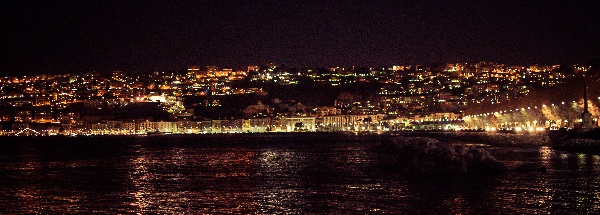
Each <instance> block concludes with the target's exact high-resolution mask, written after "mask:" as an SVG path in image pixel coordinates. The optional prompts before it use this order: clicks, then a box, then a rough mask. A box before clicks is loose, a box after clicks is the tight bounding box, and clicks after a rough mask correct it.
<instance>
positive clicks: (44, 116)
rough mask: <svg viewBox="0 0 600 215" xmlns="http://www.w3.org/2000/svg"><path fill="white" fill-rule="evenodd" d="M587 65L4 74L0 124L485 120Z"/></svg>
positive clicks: (57, 128) (427, 124)
mask: <svg viewBox="0 0 600 215" xmlns="http://www.w3.org/2000/svg"><path fill="white" fill-rule="evenodd" d="M588 69H589V67H585V66H580V65H569V66H562V65H550V66H542V65H529V66H507V65H504V64H500V63H493V62H478V63H452V64H440V65H435V66H422V65H403V66H391V67H381V68H365V67H334V68H329V69H323V68H288V67H285V66H279V65H276V64H268V65H264V66H255V65H252V66H248V67H247V69H245V70H233V69H228V68H219V67H216V66H189V67H188V68H187V70H181V71H177V72H152V73H135V72H124V71H113V72H112V73H110V74H102V73H98V72H87V73H84V74H40V75H35V76H22V77H1V78H0V123H1V126H2V127H1V129H0V130H1V131H2V135H23V134H26V135H56V134H62V135H91V134H92V135H105V134H109V135H129V134H152V133H161V134H171V133H172V134H199V133H239V132H296V131H352V132H361V131H376V132H377V131H396V130H414V129H455V130H456V129H482V128H481V127H466V126H465V125H464V124H462V123H463V122H464V120H463V118H464V117H465V113H464V110H465V109H466V108H468V107H469V106H470V105H474V104H490V105H493V104H505V103H510V102H511V101H514V100H515V99H518V98H522V97H524V96H526V95H528V94H529V93H530V91H531V90H533V89H539V88H544V87H548V86H555V85H558V84H561V83H563V82H564V81H565V80H567V79H569V78H574V77H576V75H577V74H578V73H580V72H585V71H586V70H588ZM536 108H537V107H536ZM549 123H550V122H549ZM554 123H555V124H554V126H556V122H554ZM549 126H550V125H544V126H543V127H549Z"/></svg>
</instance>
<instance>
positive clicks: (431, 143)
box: [378, 137, 506, 174]
mask: <svg viewBox="0 0 600 215" xmlns="http://www.w3.org/2000/svg"><path fill="white" fill-rule="evenodd" d="M378 150H379V151H380V152H381V153H384V154H386V155H389V156H388V157H387V159H389V160H388V162H389V163H388V165H390V166H389V167H391V168H393V169H394V170H398V171H402V172H410V173H417V174H456V173H459V174H464V173H500V172H504V171H505V170H506V167H505V166H504V165H503V164H502V163H501V162H499V161H498V160H497V159H496V158H494V156H492V155H491V154H490V153H489V152H488V151H487V150H485V149H482V148H477V147H475V146H465V145H461V146H449V145H445V144H442V143H440V142H439V141H438V140H436V139H433V138H428V137H402V138H396V139H393V140H392V141H388V142H385V143H382V144H381V145H379V147H378Z"/></svg>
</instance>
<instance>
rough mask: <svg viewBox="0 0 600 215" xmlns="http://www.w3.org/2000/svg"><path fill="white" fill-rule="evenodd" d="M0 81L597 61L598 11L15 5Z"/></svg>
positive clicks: (499, 5)
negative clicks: (190, 70) (197, 69)
mask: <svg viewBox="0 0 600 215" xmlns="http://www.w3.org/2000/svg"><path fill="white" fill-rule="evenodd" d="M0 27H1V30H0V75H5V74H6V75H18V74H33V73H67V72H85V71H91V70H95V71H112V70H125V71H156V70H161V71H164V70H167V71H169V70H181V69H185V68H186V67H187V66H188V65H216V66H220V67H230V68H234V69H242V68H245V66H247V65H254V64H257V65H264V64H266V63H268V62H275V63H278V64H280V65H287V66H294V67H299V66H309V67H330V66H350V65H356V66H389V65H399V64H428V63H446V62H473V61H482V60H486V61H495V62H500V63H506V64H509V65H516V64H536V63H539V64H564V63H578V62H586V61H588V60H590V59H594V58H598V57H599V56H600V1H589V0H588V1H576V0H564V1H420V0H418V1H260V2H254V1H190V2H182V1H168V2H167V1H165V2H158V1H60V0H57V1H13V2H11V3H7V2H3V3H2V4H1V6H0Z"/></svg>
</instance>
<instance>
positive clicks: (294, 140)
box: [0, 133, 600, 214]
mask: <svg viewBox="0 0 600 215" xmlns="http://www.w3.org/2000/svg"><path fill="white" fill-rule="evenodd" d="M347 136H348V134H319V133H311V134H253V135H250V134H231V135H150V136H109V137H107V136H96V137H94V136H90V137H1V138H0V205H1V207H0V214H92V213H94V214H132V213H136V214H567V213H568V214H588V213H592V214H594V213H595V214H598V213H600V156H598V155H593V154H586V153H576V152H567V151H559V150H555V149H553V148H552V147H551V146H543V145H531V144H530V145H519V144H513V145H487V144H486V143H478V142H465V141H460V142H456V141H450V140H448V141H444V140H441V141H442V142H445V143H446V144H469V145H474V146H477V147H481V148H485V149H486V150H488V151H489V152H490V153H491V154H492V155H493V156H494V157H495V158H496V159H498V160H499V161H500V162H502V163H503V164H505V165H506V166H507V167H514V166H522V165H530V166H539V167H542V168H537V169H533V170H525V171H517V170H514V171H506V172H503V173H499V174H456V175H448V174H444V175H435V174H428V175H422V174H413V173H411V172H405V171H394V170H391V169H390V168H389V167H386V166H385V165H386V163H389V162H386V161H385V159H386V157H385V156H382V155H381V152H378V151H377V150H373V148H374V147H376V146H377V144H379V143H380V142H381V141H382V140H383V139H385V140H387V139H389V138H382V137H381V136H378V135H369V136H364V137H362V136H353V137H347ZM395 138H403V137H395ZM540 169H541V170H540Z"/></svg>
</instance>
